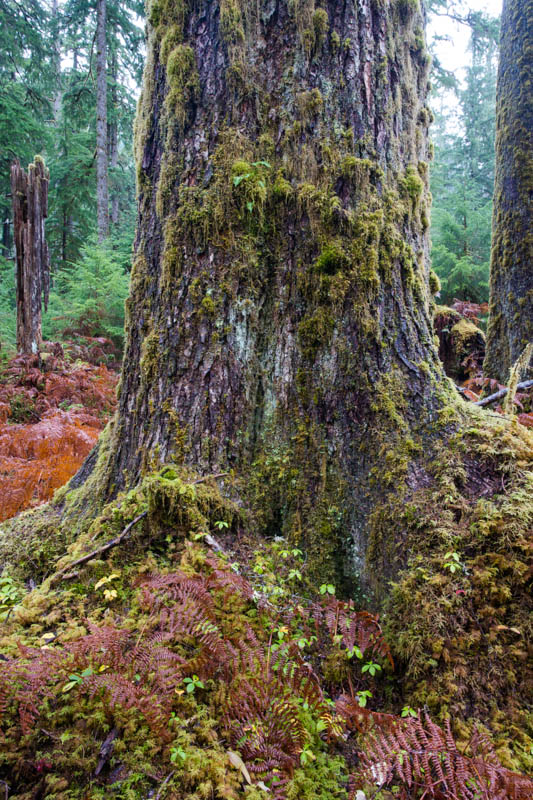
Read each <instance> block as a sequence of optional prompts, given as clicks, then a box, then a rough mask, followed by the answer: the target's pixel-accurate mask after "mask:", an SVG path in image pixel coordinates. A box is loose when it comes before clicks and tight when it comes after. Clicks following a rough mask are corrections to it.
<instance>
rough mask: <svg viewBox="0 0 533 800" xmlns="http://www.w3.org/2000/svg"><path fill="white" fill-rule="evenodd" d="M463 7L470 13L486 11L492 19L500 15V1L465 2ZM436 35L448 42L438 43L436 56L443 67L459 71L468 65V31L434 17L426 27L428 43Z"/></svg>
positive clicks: (478, 0) (450, 21)
mask: <svg viewBox="0 0 533 800" xmlns="http://www.w3.org/2000/svg"><path fill="white" fill-rule="evenodd" d="M464 7H466V8H469V9H471V10H472V11H486V12H487V13H488V14H490V15H491V16H493V17H496V16H498V15H499V14H501V10H502V0H465V2H464ZM435 34H438V35H439V36H447V37H449V40H450V41H447V42H444V41H443V42H439V43H438V45H437V46H436V50H437V54H438V56H439V59H440V60H441V62H442V65H443V67H445V68H446V69H449V70H454V71H455V70H456V69H460V68H461V67H463V66H465V65H466V64H467V63H468V40H469V30H468V26H467V25H461V24H460V23H459V22H454V21H453V20H451V19H449V18H448V17H434V18H433V20H432V21H431V22H430V24H429V25H428V41H430V40H431V39H432V37H433V36H434V35H435Z"/></svg>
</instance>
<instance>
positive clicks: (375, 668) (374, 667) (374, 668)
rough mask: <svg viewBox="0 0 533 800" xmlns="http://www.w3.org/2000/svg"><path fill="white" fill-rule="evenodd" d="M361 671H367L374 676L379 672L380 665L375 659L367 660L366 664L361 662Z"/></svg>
mask: <svg viewBox="0 0 533 800" xmlns="http://www.w3.org/2000/svg"><path fill="white" fill-rule="evenodd" d="M361 672H363V673H365V672H368V673H370V675H372V677H374V675H376V674H377V673H378V672H381V667H380V666H379V664H376V663H375V661H367V662H366V664H363V668H362V670H361Z"/></svg>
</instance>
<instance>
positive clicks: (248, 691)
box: [0, 542, 533, 800]
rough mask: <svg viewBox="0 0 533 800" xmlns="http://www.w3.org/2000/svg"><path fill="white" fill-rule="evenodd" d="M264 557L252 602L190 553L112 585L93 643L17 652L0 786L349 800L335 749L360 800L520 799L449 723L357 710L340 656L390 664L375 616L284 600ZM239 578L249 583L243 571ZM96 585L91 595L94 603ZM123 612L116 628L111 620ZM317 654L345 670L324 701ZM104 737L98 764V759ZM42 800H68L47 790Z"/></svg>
mask: <svg viewBox="0 0 533 800" xmlns="http://www.w3.org/2000/svg"><path fill="white" fill-rule="evenodd" d="M265 549H266V548H265ZM271 552H274V556H269V557H264V558H263V557H262V556H261V557H256V561H255V563H256V564H257V563H261V564H262V565H265V564H267V565H271V566H272V565H275V566H278V565H279V569H278V575H277V581H278V587H279V589H280V591H279V592H278V593H274V592H272V591H264V590H262V589H261V590H259V591H258V585H259V584H257V583H256V585H254V583H253V582H252V581H251V580H250V581H248V580H247V579H246V578H245V577H244V576H243V575H242V574H240V570H241V567H239V566H238V565H237V564H229V563H228V561H227V559H225V558H221V557H216V556H214V555H212V554H210V553H209V552H208V551H207V549H206V548H205V547H204V546H203V545H201V544H199V543H197V542H196V543H192V542H189V543H187V544H186V546H185V549H184V552H183V554H182V556H181V563H180V567H179V569H176V567H175V565H174V566H171V565H170V564H169V565H168V569H169V570H170V571H156V570H152V571H151V572H147V571H146V566H143V568H142V572H141V573H138V574H137V577H136V578H135V577H134V576H133V575H132V576H130V577H133V580H130V579H128V580H127V581H126V580H124V581H121V580H120V579H119V576H118V573H117V574H113V575H112V576H111V577H113V578H114V579H115V580H114V585H116V586H117V590H115V591H114V592H113V593H112V597H111V596H110V598H109V602H110V603H114V604H115V606H114V608H115V610H114V611H113V612H112V611H111V608H110V609H109V611H107V612H105V613H104V614H103V621H102V622H100V623H99V624H96V623H95V622H93V621H88V622H87V623H86V626H87V627H88V629H89V630H88V632H81V635H78V637H77V638H74V639H72V640H70V639H69V638H67V639H66V640H64V639H63V637H62V636H59V637H58V638H57V639H55V640H53V641H49V639H46V640H45V641H46V644H44V645H43V644H41V645H40V646H39V647H27V646H21V647H20V655H19V656H18V657H12V658H10V659H8V660H6V661H4V662H3V664H2V667H3V669H2V672H1V673H0V713H1V714H2V717H3V733H4V737H5V738H4V741H5V743H6V745H7V746H6V748H5V752H4V755H3V756H2V759H1V760H0V778H1V779H3V780H6V781H7V782H8V783H10V785H11V786H12V787H15V786H16V787H17V789H18V788H19V787H20V791H22V792H24V791H26V790H27V789H28V788H30V787H35V785H36V783H38V781H42V780H46V781H47V782H48V783H47V784H46V785H47V786H51V787H55V786H59V787H61V786H63V787H64V786H65V784H64V781H67V782H68V785H69V786H70V787H71V788H70V789H69V791H72V792H74V793H72V794H69V795H68V797H69V798H71V797H86V796H87V794H86V793H87V790H88V789H89V787H91V788H90V792H91V795H90V796H91V797H95V798H97V797H101V796H102V797H103V796H105V795H101V794H99V792H100V789H99V787H102V790H103V791H107V790H106V789H104V787H106V786H109V787H111V786H112V787H113V791H116V790H117V786H119V787H120V786H125V785H126V783H127V781H128V780H130V778H131V779H132V780H133V775H137V776H138V777H137V781H138V785H139V791H140V792H141V794H139V795H138V794H127V793H126V794H124V795H123V794H120V795H119V796H120V797H122V796H124V797H138V796H139V797H140V796H146V791H147V788H148V786H149V785H150V781H153V780H155V781H156V782H158V783H159V784H161V783H162V782H163V780H166V784H165V785H166V787H167V789H168V792H169V794H168V797H175V798H180V799H181V798H191V800H192V798H195V800H196V798H198V797H224V798H228V800H229V799H231V798H237V797H238V796H239V793H240V787H241V788H242V781H243V780H245V781H246V782H247V783H248V782H249V783H250V784H253V785H250V786H249V788H248V790H247V792H246V796H247V797H249V798H252V800H260V798H262V797H264V796H270V797H272V798H273V799H274V798H275V800H285V798H288V799H289V800H296V798H298V797H303V796H305V797H306V800H314V799H316V800H323V798H325V797H328V798H333V797H338V798H341V797H345V796H346V790H347V786H348V776H347V775H343V773H342V770H341V767H340V764H341V761H339V758H338V756H337V755H336V754H337V753H339V752H342V753H343V754H344V755H346V756H347V757H348V760H349V761H350V762H351V763H354V762H357V761H358V762H359V764H358V767H357V771H356V773H355V775H354V776H353V777H352V783H353V785H354V786H355V787H359V788H362V789H363V790H365V791H366V790H368V789H369V787H371V791H372V793H375V792H376V791H378V790H379V787H380V786H381V787H383V789H386V788H387V787H390V786H396V787H397V789H398V791H399V792H400V793H399V794H398V792H397V793H396V795H395V796H398V797H400V798H411V797H413V798H415V797H422V796H425V797H434V798H441V799H442V798H444V799H445V800H455V799H456V798H459V797H461V798H465V800H466V799H468V800H470V798H472V800H473V798H474V797H479V798H480V800H481V799H482V798H483V799H484V798H487V799H488V797H489V796H490V797H494V798H504V797H509V798H515V800H519V798H520V799H521V798H523V799H524V800H525V798H526V797H528V796H530V794H528V792H530V790H531V787H532V785H533V784H532V783H531V782H529V781H528V780H527V779H526V778H522V777H521V776H516V775H514V774H513V773H510V772H508V771H507V770H504V769H503V768H502V767H501V766H500V765H499V764H498V763H497V762H495V761H494V757H493V756H492V754H490V753H489V752H488V751H487V749H486V748H485V749H484V747H485V745H484V743H483V742H482V740H481V739H480V738H478V740H477V742H474V743H473V744H472V748H471V749H472V754H471V756H470V757H466V756H464V755H463V754H462V753H460V752H459V750H458V748H457V745H456V744H455V742H454V740H453V737H452V735H451V731H450V728H449V726H448V727H447V728H446V729H445V730H442V729H441V728H439V727H438V726H437V725H435V723H433V722H432V721H431V720H429V718H426V717H424V719H423V720H422V718H416V719H413V718H408V719H401V718H400V717H398V716H395V715H392V714H383V713H378V712H375V711H372V710H370V709H368V708H366V707H364V706H363V705H361V703H360V701H359V700H358V697H357V694H356V693H355V691H354V689H357V688H359V687H361V686H365V685H366V686H368V685H369V684H368V682H366V684H365V681H366V676H365V675H364V674H363V673H362V670H361V660H360V659H358V658H355V659H352V658H350V653H351V651H352V650H353V649H354V648H357V649H358V650H360V652H361V654H362V656H364V657H365V658H368V656H369V655H370V656H371V657H372V659H374V658H377V659H383V663H384V664H385V662H386V661H389V660H390V653H389V651H388V647H387V645H386V642H385V641H384V639H383V636H382V633H381V629H380V626H379V622H378V620H377V618H376V617H375V616H373V615H372V614H369V613H368V612H363V611H358V610H356V609H355V608H354V607H353V603H347V602H344V601H340V600H338V599H336V598H334V597H331V596H328V597H320V598H318V599H316V598H308V599H305V598H304V597H302V596H300V597H298V598H295V596H294V595H293V594H292V589H291V581H290V580H289V578H288V576H289V575H290V574H291V567H293V568H294V566H293V565H292V564H291V562H290V560H288V561H287V562H286V563H285V564H284V563H283V562H282V561H281V560H280V559H279V548H278V552H277V553H276V551H275V549H274V550H273V551H271ZM246 569H247V570H248V571H250V572H251V573H252V574H254V571H253V565H248V567H247V568H246ZM262 569H263V567H261V570H262ZM301 569H303V567H301ZM259 577H261V578H262V577H263V575H260V576H259ZM106 580H107V579H106V578H103V579H100V581H96V582H95V583H94V586H93V590H92V592H93V596H95V597H97V602H99V603H101V599H100V598H101V593H98V588H99V587H100V586H101V585H103V583H102V581H104V582H105V581H106ZM131 583H133V584H134V586H133V587H131V588H128V587H129V586H130V584H131ZM270 588H272V587H271V586H270ZM81 590H82V586H81V585H80V587H79V589H78V590H77V591H81ZM85 591H87V590H86V589H85ZM67 594H70V596H71V597H73V596H75V595H73V594H72V592H70V593H67ZM50 602H51V603H52V601H50ZM121 602H122V603H123V608H124V613H125V614H127V616H121V615H120V614H118V613H117V612H118V608H119V605H116V604H117V603H118V604H120V603H121ZM54 603H55V601H54ZM54 603H52V605H54ZM128 609H129V612H128ZM98 611H99V612H100V616H102V609H98V608H97V609H95V611H94V612H93V615H94V614H96V616H98V613H96V612H98ZM132 614H133V616H132ZM57 615H58V611H57V610H56V611H53V612H52V618H53V619H56V620H57ZM15 616H16V615H15ZM22 618H23V617H22ZM13 624H15V623H13ZM313 632H314V633H313ZM41 641H42V640H41ZM327 652H335V653H336V654H337V657H338V658H340V659H341V660H342V661H343V662H344V663H345V664H346V665H347V669H346V670H345V671H344V672H343V673H342V676H343V677H341V679H340V681H339V683H338V684H337V685H333V684H332V682H331V680H330V681H328V688H329V690H330V691H329V696H328V692H326V691H325V689H324V678H323V676H322V674H321V660H322V657H323V656H324V655H325V654H326V653H327ZM365 653H366V655H365ZM191 683H192V684H194V686H195V688H194V689H193V691H191V692H189V691H187V688H186V687H187V686H188V685H189V684H191ZM370 685H374V680H372V681H371V684H370ZM339 693H340V696H339V697H338V699H337V702H336V704H335V703H334V702H333V699H332V696H333V697H334V696H336V695H337V694H339ZM43 730H44V731H45V734H44V739H43V733H42V731H43ZM109 738H110V740H111V745H109V747H108V749H106V748H104V746H103V745H102V747H99V744H98V742H99V740H100V741H101V740H102V739H105V741H108V739H109ZM140 741H142V742H144V744H143V745H142V747H143V748H144V750H142V752H141V750H139V747H141V745H140V744H139V742H140ZM104 744H105V742H104ZM480 744H481V745H482V746H480ZM108 750H109V752H108ZM82 751H83V768H82V769H80V767H79V759H80V753H81V752H82ZM102 752H104V755H103V756H102V755H101V754H102ZM130 752H131V753H132V754H135V755H134V756H133V757H130V756H129V755H128V753H130ZM102 759H103V760H102ZM147 759H148V760H149V761H150V763H151V764H152V766H151V768H150V769H148V768H147V767H144V769H145V773H144V777H143V774H142V772H139V771H138V770H139V769H140V767H139V764H144V763H148V761H147ZM44 762H46V764H47V765H48V766H47V767H46V770H45V771H47V773H48V774H47V775H46V777H45V778H41V777H40V775H41V773H39V777H38V776H37V772H36V770H37V771H38V767H39V765H42V763H44ZM108 762H109V763H108ZM136 762H138V763H136ZM241 762H242V764H243V765H244V768H243V769H239V767H238V765H239V764H240V763H241ZM36 764H37V767H36V766H35V765H36ZM28 765H30V766H28ZM32 765H33V766H32ZM96 767H97V771H96V770H95V768H96ZM236 767H237V768H236ZM146 770H147V771H148V772H149V773H150V775H152V776H153V777H152V778H150V777H149V776H147V775H146ZM128 775H129V776H130V777H127V776H128ZM117 776H121V777H120V781H119V784H117V783H116V780H118V778H117ZM14 781H15V782H14ZM62 781H63V783H62ZM476 781H477V783H476ZM480 781H481V782H480ZM17 782H18V783H17ZM147 782H148V783H147ZM43 785H44V784H43ZM128 785H129V784H128ZM152 785H153V783H152ZM326 786H327V787H328V788H327V791H326V789H325V788H324V787H326ZM487 786H490V787H491V790H492V789H494V791H495V793H494V794H493V795H489V794H487V792H488V791H489V790H488V789H487ZM76 787H78V788H76ZM143 787H144V789H143ZM302 787H305V788H302ZM321 787H322V788H321ZM118 790H119V791H122V790H121V789H120V788H119V789H118ZM267 790H268V793H267ZM485 790H486V791H485ZM124 791H125V789H124ZM143 791H144V794H143V793H142V792H143ZM475 791H477V792H478V794H477V795H476V794H475ZM484 791H485V794H483V792H484ZM301 792H304V794H301ZM506 792H507V794H506ZM13 796H14V797H17V796H19V795H17V794H15V795H13ZM21 796H22V795H21ZM47 796H49V797H50V798H61V799H62V800H63V798H66V795H65V794H63V793H62V792H61V791H60V790H59V789H58V790H57V791H56V789H54V788H52V789H50V791H49V794H48V795H47ZM162 796H165V795H162ZM377 796H379V795H377Z"/></svg>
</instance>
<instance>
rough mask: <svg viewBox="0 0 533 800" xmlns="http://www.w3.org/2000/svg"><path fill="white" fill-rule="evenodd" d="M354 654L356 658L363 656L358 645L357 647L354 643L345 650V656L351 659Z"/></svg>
mask: <svg viewBox="0 0 533 800" xmlns="http://www.w3.org/2000/svg"><path fill="white" fill-rule="evenodd" d="M354 656H356V658H363V654H362V652H361V649H360V648H359V647H357V645H356V644H355V645H354V646H353V647H352V648H350V649H349V650H346V658H348V659H351V658H353V657H354Z"/></svg>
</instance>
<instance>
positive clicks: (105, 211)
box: [96, 0, 109, 242]
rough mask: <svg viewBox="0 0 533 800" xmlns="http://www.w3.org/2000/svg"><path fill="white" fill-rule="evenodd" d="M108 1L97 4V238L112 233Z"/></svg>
mask: <svg viewBox="0 0 533 800" xmlns="http://www.w3.org/2000/svg"><path fill="white" fill-rule="evenodd" d="M106 23H107V1H106V0H97V3H96V205H97V212H96V213H97V227H98V241H99V242H103V241H104V239H106V238H107V237H108V236H109V190H108V170H107V44H106Z"/></svg>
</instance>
